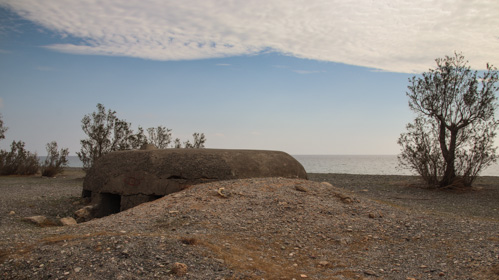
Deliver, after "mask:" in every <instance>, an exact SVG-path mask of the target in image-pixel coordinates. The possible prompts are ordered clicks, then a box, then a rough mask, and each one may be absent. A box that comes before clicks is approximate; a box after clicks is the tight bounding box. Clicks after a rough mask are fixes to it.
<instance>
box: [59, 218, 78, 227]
mask: <svg viewBox="0 0 499 280" xmlns="http://www.w3.org/2000/svg"><path fill="white" fill-rule="evenodd" d="M59 222H61V224H62V225H63V226H74V225H76V224H78V223H77V222H76V220H75V219H73V218H71V217H66V218H61V219H59Z"/></svg>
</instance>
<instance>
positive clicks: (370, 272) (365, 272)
mask: <svg viewBox="0 0 499 280" xmlns="http://www.w3.org/2000/svg"><path fill="white" fill-rule="evenodd" d="M364 274H365V275H369V276H376V277H377V276H378V275H377V274H376V272H374V271H373V270H366V271H364Z"/></svg>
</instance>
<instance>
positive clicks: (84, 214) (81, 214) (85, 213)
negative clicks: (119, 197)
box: [75, 205, 95, 222]
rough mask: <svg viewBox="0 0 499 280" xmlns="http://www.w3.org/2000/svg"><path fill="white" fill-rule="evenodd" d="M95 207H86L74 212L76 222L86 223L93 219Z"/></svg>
mask: <svg viewBox="0 0 499 280" xmlns="http://www.w3.org/2000/svg"><path fill="white" fill-rule="evenodd" d="M94 208H95V206H93V205H87V206H85V207H83V208H81V209H79V210H77V211H76V212H75V216H76V221H78V222H86V221H89V220H91V219H92V218H93V213H94Z"/></svg>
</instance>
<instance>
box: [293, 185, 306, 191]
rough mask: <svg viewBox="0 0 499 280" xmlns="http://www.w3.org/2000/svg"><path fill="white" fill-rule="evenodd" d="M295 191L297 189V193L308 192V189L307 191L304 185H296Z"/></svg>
mask: <svg viewBox="0 0 499 280" xmlns="http://www.w3.org/2000/svg"><path fill="white" fill-rule="evenodd" d="M295 189H296V190H297V191H299V192H308V189H307V188H305V187H304V186H302V185H296V186H295Z"/></svg>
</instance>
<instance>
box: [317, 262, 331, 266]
mask: <svg viewBox="0 0 499 280" xmlns="http://www.w3.org/2000/svg"><path fill="white" fill-rule="evenodd" d="M328 264H329V262H328V261H320V262H319V265H320V266H327V265H328Z"/></svg>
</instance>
